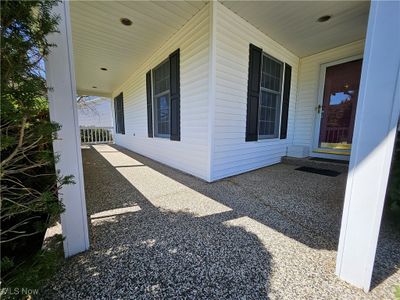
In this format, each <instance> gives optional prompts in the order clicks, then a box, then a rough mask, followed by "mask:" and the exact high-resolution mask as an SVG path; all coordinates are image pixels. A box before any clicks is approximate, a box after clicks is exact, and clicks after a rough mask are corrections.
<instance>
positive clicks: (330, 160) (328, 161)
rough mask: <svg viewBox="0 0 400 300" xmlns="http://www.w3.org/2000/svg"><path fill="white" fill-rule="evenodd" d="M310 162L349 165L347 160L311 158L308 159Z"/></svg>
mask: <svg viewBox="0 0 400 300" xmlns="http://www.w3.org/2000/svg"><path fill="white" fill-rule="evenodd" d="M310 160H314V161H322V162H327V163H335V164H342V165H348V164H349V161H348V160H340V159H329V158H320V157H312V158H310Z"/></svg>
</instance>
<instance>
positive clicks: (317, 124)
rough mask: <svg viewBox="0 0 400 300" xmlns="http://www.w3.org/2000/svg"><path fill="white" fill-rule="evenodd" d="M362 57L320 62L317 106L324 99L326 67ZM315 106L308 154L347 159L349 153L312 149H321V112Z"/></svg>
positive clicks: (356, 56) (361, 56)
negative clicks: (318, 151) (341, 153)
mask: <svg viewBox="0 0 400 300" xmlns="http://www.w3.org/2000/svg"><path fill="white" fill-rule="evenodd" d="M362 58H363V54H358V55H353V56H349V57H345V58H342V59H338V60H334V61H331V62H327V63H323V64H321V66H320V71H319V82H318V98H317V107H318V105H321V106H322V104H323V100H324V99H323V98H324V88H325V74H326V69H327V68H328V67H331V66H336V65H340V64H343V63H346V62H350V61H353V60H357V59H362ZM317 107H316V108H317ZM316 108H315V120H314V124H315V126H314V137H313V143H312V149H311V154H310V155H311V156H314V157H322V158H332V159H341V160H349V158H350V156H349V155H335V154H325V153H317V152H314V150H320V149H321V148H320V147H319V145H318V144H319V133H320V132H319V131H320V128H321V113H318V112H317V110H316Z"/></svg>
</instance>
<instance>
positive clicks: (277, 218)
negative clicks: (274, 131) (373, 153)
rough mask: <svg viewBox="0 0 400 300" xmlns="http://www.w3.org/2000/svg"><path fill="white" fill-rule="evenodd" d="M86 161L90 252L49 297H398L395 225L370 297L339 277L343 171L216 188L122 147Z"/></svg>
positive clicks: (260, 174)
mask: <svg viewBox="0 0 400 300" xmlns="http://www.w3.org/2000/svg"><path fill="white" fill-rule="evenodd" d="M82 153H83V162H84V175H85V190H86V201H87V210H88V215H89V218H88V219H89V222H90V226H89V227H90V239H91V248H90V250H89V251H87V252H86V253H82V254H79V255H76V256H74V257H72V258H69V259H67V260H66V262H65V264H64V265H63V267H62V268H61V269H60V270H59V272H58V273H57V274H56V275H55V276H54V278H53V279H52V280H51V281H50V282H48V284H47V285H46V286H45V287H43V288H42V289H41V291H40V298H42V299H394V286H395V285H396V284H400V271H399V263H400V237H399V233H398V231H397V232H396V231H395V230H394V228H393V226H392V225H391V224H390V223H389V222H386V221H384V222H383V224H382V229H381V234H380V240H379V246H378V253H377V258H376V266H375V270H374V276H373V284H372V287H373V288H372V291H371V292H370V293H368V294H366V293H364V292H363V291H362V290H360V289H357V288H355V287H352V286H350V285H348V284H346V283H345V282H343V281H341V280H339V279H337V278H336V276H335V275H334V271H335V260H336V249H337V241H338V237H339V229H340V219H341V211H342V205H343V203H342V202H343V195H344V188H345V181H346V172H345V171H343V172H342V174H341V175H339V176H338V177H326V176H322V175H318V174H311V173H304V172H299V171H296V170H295V168H297V167H298V165H296V164H293V163H292V164H278V165H274V166H271V167H267V168H262V169H259V170H256V171H253V172H249V173H246V174H242V175H239V176H234V177H230V178H228V179H225V180H220V181H217V182H214V183H211V184H210V183H206V182H204V181H202V180H200V179H197V178H195V177H193V176H190V175H187V174H184V173H182V172H180V171H177V170H174V169H172V168H169V167H167V166H165V165H162V164H160V163H157V162H155V161H153V160H150V159H148V158H145V157H143V156H140V155H138V154H136V153H133V152H130V151H127V150H125V149H123V148H120V147H117V146H113V147H111V146H104V147H102V146H97V147H96V150H95V149H93V148H90V149H84V150H82ZM133 162H134V163H133ZM325 167H326V166H325ZM168 183H170V184H168ZM149 186H150V187H151V189H149V188H148V187H149ZM185 199H187V201H186V202H185ZM193 199H194V200H195V201H193ZM197 199H199V200H198V201H197ZM165 203H166V204H167V206H165V205H164V204H165ZM188 203H189V204H190V207H188ZM191 206H193V207H191ZM196 206H198V207H196ZM166 207H167V208H166ZM180 207H182V209H179V208H180ZM121 208H127V213H119V212H121V211H123V210H121ZM128 208H129V209H128ZM133 208H134V209H133ZM191 208H193V209H191ZM214 210H215V213H213V211H214ZM107 211H112V212H118V214H114V215H110V216H105V215H106V213H104V212H107ZM197 211H198V212H199V213H198V214H196V212H197ZM204 212H207V213H204ZM95 214H96V216H98V215H99V216H105V217H102V218H94V217H93V218H90V215H95Z"/></svg>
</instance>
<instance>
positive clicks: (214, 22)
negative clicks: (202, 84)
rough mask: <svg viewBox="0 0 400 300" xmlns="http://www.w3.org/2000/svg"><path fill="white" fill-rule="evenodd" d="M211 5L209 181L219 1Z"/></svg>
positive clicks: (210, 178)
mask: <svg viewBox="0 0 400 300" xmlns="http://www.w3.org/2000/svg"><path fill="white" fill-rule="evenodd" d="M208 5H209V26H210V28H209V34H210V41H209V43H210V44H209V60H208V65H209V74H208V151H209V155H208V160H209V170H208V172H209V173H208V178H209V181H212V180H213V177H214V173H213V172H214V168H213V166H214V150H215V147H214V145H215V143H214V131H215V128H214V127H215V89H216V55H217V54H216V51H217V50H216V42H217V38H216V34H217V33H216V26H217V18H216V13H217V7H216V5H217V2H216V1H210V2H209V3H208Z"/></svg>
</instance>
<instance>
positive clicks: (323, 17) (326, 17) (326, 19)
mask: <svg viewBox="0 0 400 300" xmlns="http://www.w3.org/2000/svg"><path fill="white" fill-rule="evenodd" d="M330 19H331V16H329V15H325V16H322V17H319V18H318V19H317V22H320V23H324V22H326V21H329V20H330Z"/></svg>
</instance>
